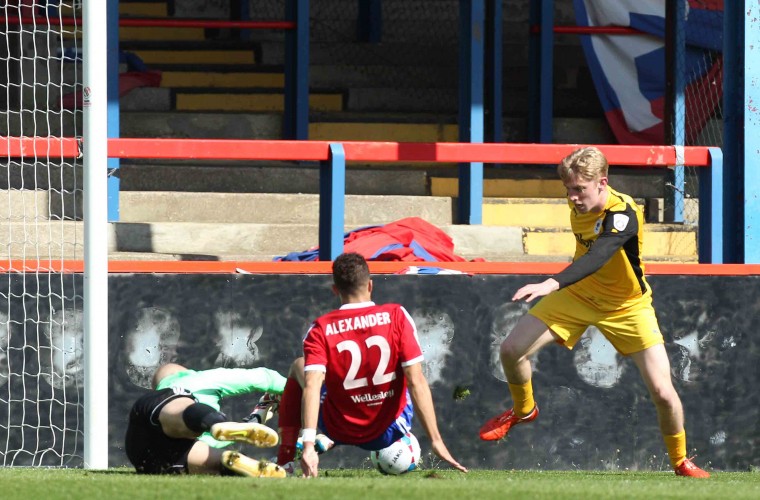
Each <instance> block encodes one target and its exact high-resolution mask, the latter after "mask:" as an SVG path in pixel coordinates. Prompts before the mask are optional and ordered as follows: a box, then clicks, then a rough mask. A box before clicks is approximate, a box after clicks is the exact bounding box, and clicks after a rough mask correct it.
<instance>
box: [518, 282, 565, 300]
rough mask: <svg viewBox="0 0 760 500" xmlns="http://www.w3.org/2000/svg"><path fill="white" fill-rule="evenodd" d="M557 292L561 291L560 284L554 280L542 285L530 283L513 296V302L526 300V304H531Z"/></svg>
mask: <svg viewBox="0 0 760 500" xmlns="http://www.w3.org/2000/svg"><path fill="white" fill-rule="evenodd" d="M555 290H559V283H558V282H557V280H555V279H554V278H549V279H547V280H545V281H542V282H541V283H530V284H528V285H525V286H524V287H522V288H520V289H519V290H517V292H515V294H514V295H513V296H512V302H515V301H518V300H522V299H525V302H530V301H532V300H533V299H536V298H538V297H543V296H544V295H549V294H550V293H552V292H553V291H555Z"/></svg>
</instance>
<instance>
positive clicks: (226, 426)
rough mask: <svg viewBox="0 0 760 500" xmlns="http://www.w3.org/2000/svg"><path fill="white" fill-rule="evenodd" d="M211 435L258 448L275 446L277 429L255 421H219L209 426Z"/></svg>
mask: <svg viewBox="0 0 760 500" xmlns="http://www.w3.org/2000/svg"><path fill="white" fill-rule="evenodd" d="M211 435H212V436H213V437H214V439H217V440H219V441H240V442H243V443H248V444H252V445H253V446H257V447H259V448H271V447H273V446H277V443H278V442H279V441H280V437H279V436H278V435H277V431H275V430H274V429H272V428H271V427H267V426H266V425H262V424H257V423H256V422H245V423H240V422H219V423H218V424H214V425H212V426H211Z"/></svg>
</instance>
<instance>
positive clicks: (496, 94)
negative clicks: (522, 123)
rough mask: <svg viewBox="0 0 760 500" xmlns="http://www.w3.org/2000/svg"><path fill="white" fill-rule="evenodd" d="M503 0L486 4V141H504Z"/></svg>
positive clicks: (489, 0)
mask: <svg viewBox="0 0 760 500" xmlns="http://www.w3.org/2000/svg"><path fill="white" fill-rule="evenodd" d="M503 23H504V19H503V10H502V7H501V0H487V3H486V48H485V50H486V58H485V81H486V85H485V96H486V97H485V101H486V112H485V114H486V121H485V140H486V141H487V142H503V141H504V122H503V118H502V116H501V115H502V112H503V106H502V82H503V64H502V50H503V48H502V38H503V32H504V28H503V27H502V26H503Z"/></svg>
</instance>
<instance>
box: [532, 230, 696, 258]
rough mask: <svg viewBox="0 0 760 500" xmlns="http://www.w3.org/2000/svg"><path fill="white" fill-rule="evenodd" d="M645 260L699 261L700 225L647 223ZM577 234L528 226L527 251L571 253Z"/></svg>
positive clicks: (539, 253)
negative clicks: (698, 227)
mask: <svg viewBox="0 0 760 500" xmlns="http://www.w3.org/2000/svg"><path fill="white" fill-rule="evenodd" d="M644 231H645V236H644V247H643V249H642V254H643V258H644V260H652V259H665V258H667V259H671V260H676V261H679V262H696V261H697V226H694V225H681V224H647V225H645V226H644ZM574 251H575V235H573V233H572V232H571V231H570V229H569V228H526V230H525V253H527V254H531V255H572V253H573V252H574Z"/></svg>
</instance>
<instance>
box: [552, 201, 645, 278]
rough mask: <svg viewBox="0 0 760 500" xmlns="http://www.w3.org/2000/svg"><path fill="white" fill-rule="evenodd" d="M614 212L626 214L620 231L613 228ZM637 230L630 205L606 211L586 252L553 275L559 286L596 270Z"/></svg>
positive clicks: (637, 224)
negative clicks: (593, 240) (624, 224)
mask: <svg viewBox="0 0 760 500" xmlns="http://www.w3.org/2000/svg"><path fill="white" fill-rule="evenodd" d="M615 214H624V215H627V216H628V224H627V225H626V227H625V229H623V230H622V231H619V230H617V229H615V226H614V222H613V219H614V217H613V216H614V215H615ZM638 232H639V221H638V219H637V218H636V213H635V212H634V211H633V209H632V208H631V207H629V206H626V208H625V210H623V211H622V212H607V214H606V215H605V216H604V222H602V233H601V234H600V235H599V237H598V238H597V239H596V241H595V242H594V244H593V245H592V246H591V248H589V250H588V252H586V254H585V255H582V256H581V257H580V258H578V260H576V261H574V262H573V263H572V264H570V265H569V266H567V268H565V270H564V271H562V272H561V273H559V274H557V275H556V276H554V279H555V280H556V281H557V283H559V287H560V288H564V287H566V286H568V285H572V284H573V283H575V282H577V281H580V280H582V279H583V278H585V277H586V276H589V275H591V274H593V273H595V272H596V271H598V270H599V269H600V268H601V267H602V266H603V265H604V264H606V263H607V261H608V260H610V258H611V257H612V256H613V255H614V254H615V252H617V251H618V250H619V249H620V248H621V247H622V246H623V245H624V244H625V242H626V241H628V240H629V239H631V238H632V237H634V236H636V235H637V234H638Z"/></svg>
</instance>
